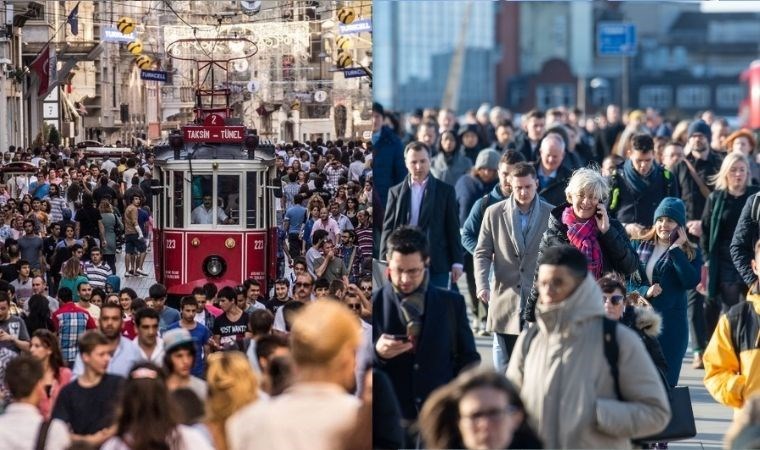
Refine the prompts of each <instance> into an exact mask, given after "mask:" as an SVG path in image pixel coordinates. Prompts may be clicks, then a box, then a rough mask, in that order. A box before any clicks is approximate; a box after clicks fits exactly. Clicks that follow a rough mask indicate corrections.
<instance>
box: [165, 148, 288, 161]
mask: <svg viewBox="0 0 760 450" xmlns="http://www.w3.org/2000/svg"><path fill="white" fill-rule="evenodd" d="M154 154H155V155H156V162H158V163H168V162H174V161H188V160H192V161H202V160H205V161H213V160H230V161H251V160H250V159H249V158H248V152H247V151H246V150H245V149H244V148H243V147H241V146H240V145H231V144H192V145H191V144H185V145H184V147H182V149H181V150H180V153H179V159H175V158H174V150H173V149H171V148H170V147H169V146H168V145H158V146H156V147H154ZM274 156H275V155H274V148H273V147H272V151H267V149H266V147H264V149H257V150H256V151H255V152H254V159H253V161H258V162H260V163H264V164H267V165H268V164H274Z"/></svg>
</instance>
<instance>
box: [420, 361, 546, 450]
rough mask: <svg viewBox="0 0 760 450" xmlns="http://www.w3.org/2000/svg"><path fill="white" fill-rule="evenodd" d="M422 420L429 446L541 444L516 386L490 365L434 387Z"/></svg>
mask: <svg viewBox="0 0 760 450" xmlns="http://www.w3.org/2000/svg"><path fill="white" fill-rule="evenodd" d="M419 425H420V431H421V433H422V437H423V439H424V441H425V445H426V447H427V448H442V449H445V448H466V449H468V450H476V449H477V450H486V449H508V448H543V444H542V443H541V440H540V439H539V437H538V435H537V434H536V433H535V431H533V430H532V429H531V427H530V426H529V425H528V413H527V412H526V411H525V407H524V405H523V403H522V400H520V395H519V394H518V392H517V389H515V387H514V386H513V385H512V383H510V382H509V381H508V380H507V379H506V378H505V377H504V375H501V374H498V373H496V372H493V371H491V370H484V369H473V370H468V371H466V372H463V373H462V374H460V375H459V376H458V377H457V378H456V379H454V381H452V382H451V383H449V384H447V385H445V386H443V387H441V388H439V389H438V390H436V391H435V392H433V393H432V394H431V395H430V397H428V399H427V401H426V402H425V404H424V405H423V406H422V411H421V412H420V422H419Z"/></svg>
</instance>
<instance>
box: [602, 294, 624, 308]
mask: <svg viewBox="0 0 760 450" xmlns="http://www.w3.org/2000/svg"><path fill="white" fill-rule="evenodd" d="M623 300H625V297H623V296H622V295H620V294H615V295H610V296H607V295H605V296H604V303H607V302H610V303H612V304H613V305H615V306H617V305H619V304H620V303H621V302H622V301H623Z"/></svg>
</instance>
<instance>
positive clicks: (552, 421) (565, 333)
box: [507, 246, 671, 448]
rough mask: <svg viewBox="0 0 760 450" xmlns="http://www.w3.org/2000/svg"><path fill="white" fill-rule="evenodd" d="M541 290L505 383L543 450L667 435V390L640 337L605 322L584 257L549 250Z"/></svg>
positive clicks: (569, 250) (566, 249)
mask: <svg viewBox="0 0 760 450" xmlns="http://www.w3.org/2000/svg"><path fill="white" fill-rule="evenodd" d="M537 286H538V291H539V304H538V305H537V306H536V324H535V325H533V326H531V327H530V328H527V329H525V330H523V332H522V334H521V335H520V337H519V338H518V339H517V343H516V344H515V349H514V352H513V354H512V357H511V358H510V361H509V366H508V368H507V378H508V379H509V380H510V381H511V382H512V383H514V384H515V386H516V387H517V389H518V390H519V392H520V396H521V398H522V400H523V402H524V404H525V409H526V412H527V413H528V417H530V418H531V420H530V425H531V426H532V427H533V429H535V430H537V431H538V434H539V436H540V437H541V439H542V440H543V442H544V445H545V447H546V448H630V447H631V439H633V438H637V437H643V436H647V435H651V434H654V433H658V432H660V431H661V430H663V429H664V428H665V426H666V425H667V424H668V421H669V420H670V416H671V411H670V404H669V401H668V396H667V393H666V391H665V386H664V385H663V383H662V381H661V380H660V376H659V375H658V373H657V370H656V369H655V366H654V363H653V362H652V359H651V358H650V357H649V355H648V354H647V351H646V349H645V348H644V344H642V342H641V339H640V338H639V336H638V335H637V334H636V333H635V332H634V331H632V330H631V329H629V328H628V327H625V326H618V325H617V322H615V321H611V320H609V319H607V318H606V317H605V313H604V305H603V303H602V292H601V290H600V288H599V286H598V285H597V284H596V281H595V279H594V277H593V276H592V275H591V274H590V273H589V270H588V263H587V260H586V257H585V255H584V254H583V253H581V252H580V251H579V250H577V249H576V248H574V247H571V246H554V247H551V248H548V249H546V250H545V251H544V252H543V253H542V254H541V256H540V259H539V261H538V278H537ZM616 381H617V382H616Z"/></svg>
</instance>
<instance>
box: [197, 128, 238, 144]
mask: <svg viewBox="0 0 760 450" xmlns="http://www.w3.org/2000/svg"><path fill="white" fill-rule="evenodd" d="M182 138H183V139H184V140H185V142H217V143H234V142H243V140H244V139H245V127H242V126H224V127H214V126H206V125H204V126H187V127H182Z"/></svg>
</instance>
